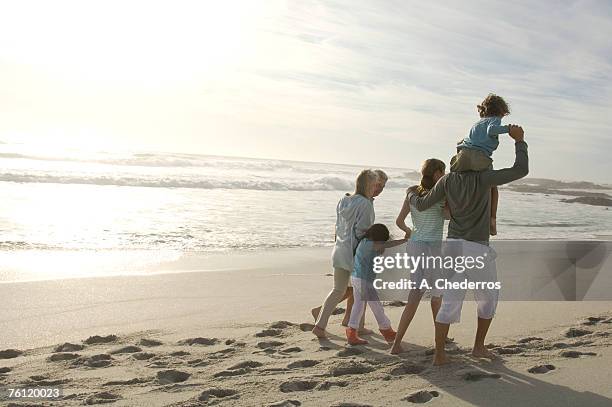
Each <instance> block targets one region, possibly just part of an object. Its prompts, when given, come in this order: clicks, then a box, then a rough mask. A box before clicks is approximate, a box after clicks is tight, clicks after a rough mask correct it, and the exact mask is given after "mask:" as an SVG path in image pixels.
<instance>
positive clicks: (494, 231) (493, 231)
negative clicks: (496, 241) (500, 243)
mask: <svg viewBox="0 0 612 407" xmlns="http://www.w3.org/2000/svg"><path fill="white" fill-rule="evenodd" d="M489 232H490V235H491V236H495V235H497V218H491V224H490V226H489Z"/></svg>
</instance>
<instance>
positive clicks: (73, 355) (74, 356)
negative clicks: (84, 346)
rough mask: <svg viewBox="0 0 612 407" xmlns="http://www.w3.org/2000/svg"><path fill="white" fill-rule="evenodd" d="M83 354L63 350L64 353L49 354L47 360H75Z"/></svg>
mask: <svg viewBox="0 0 612 407" xmlns="http://www.w3.org/2000/svg"><path fill="white" fill-rule="evenodd" d="M80 356H81V355H79V354H78V353H68V352H62V353H54V354H53V355H51V356H49V357H48V358H47V360H48V361H49V362H62V361H64V360H74V359H77V358H79V357H80Z"/></svg>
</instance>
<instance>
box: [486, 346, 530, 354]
mask: <svg viewBox="0 0 612 407" xmlns="http://www.w3.org/2000/svg"><path fill="white" fill-rule="evenodd" d="M493 350H494V351H495V352H497V353H498V354H500V355H519V354H521V353H525V349H523V348H521V347H518V346H506V347H502V348H495V349H493Z"/></svg>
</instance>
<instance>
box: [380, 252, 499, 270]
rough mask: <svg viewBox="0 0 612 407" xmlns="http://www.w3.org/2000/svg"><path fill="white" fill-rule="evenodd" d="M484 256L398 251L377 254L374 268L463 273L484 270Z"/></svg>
mask: <svg viewBox="0 0 612 407" xmlns="http://www.w3.org/2000/svg"><path fill="white" fill-rule="evenodd" d="M486 257H487V254H486V253H485V254H483V255H482V256H426V255H425V254H424V253H423V254H421V255H418V256H413V255H409V254H408V253H397V254H396V255H395V256H377V257H375V258H374V262H373V267H372V270H373V271H374V273H377V274H379V273H382V272H383V271H385V270H387V269H398V270H401V269H404V270H410V272H411V273H414V272H415V271H416V270H418V269H421V270H443V269H444V270H454V271H455V272H457V273H463V272H465V271H467V270H472V269H477V270H482V269H484V267H485V258H486Z"/></svg>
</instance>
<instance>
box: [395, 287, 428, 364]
mask: <svg viewBox="0 0 612 407" xmlns="http://www.w3.org/2000/svg"><path fill="white" fill-rule="evenodd" d="M422 297H423V292H422V291H421V290H410V294H408V301H407V302H406V306H405V307H404V312H402V317H401V318H400V322H399V325H398V327H397V335H396V336H395V340H394V341H393V346H392V347H391V354H392V355H397V354H399V353H402V351H403V349H402V338H403V337H404V335H405V334H406V330H407V329H408V326H410V322H412V319H413V318H414V315H415V314H416V311H417V309H418V308H419V302H420V301H421V298H422Z"/></svg>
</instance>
